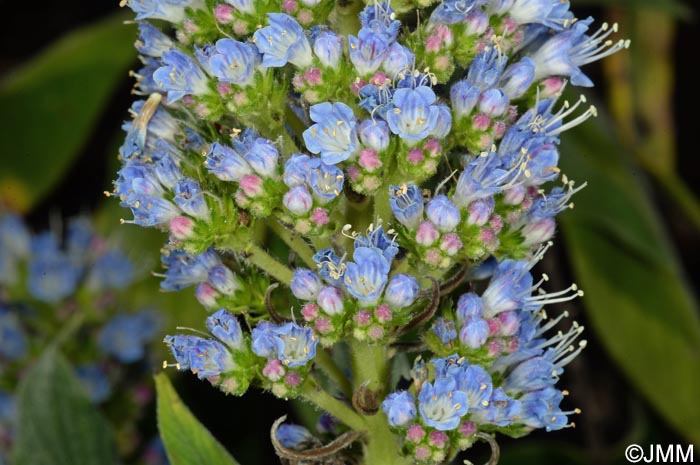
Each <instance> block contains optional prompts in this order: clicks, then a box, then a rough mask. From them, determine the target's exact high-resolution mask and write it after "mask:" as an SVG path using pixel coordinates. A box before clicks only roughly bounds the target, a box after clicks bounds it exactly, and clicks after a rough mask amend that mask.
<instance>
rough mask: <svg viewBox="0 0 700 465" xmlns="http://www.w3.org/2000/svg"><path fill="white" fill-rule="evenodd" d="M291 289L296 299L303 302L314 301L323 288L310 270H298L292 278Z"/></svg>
mask: <svg viewBox="0 0 700 465" xmlns="http://www.w3.org/2000/svg"><path fill="white" fill-rule="evenodd" d="M289 287H290V289H291V291H292V294H294V297H296V298H297V299H301V300H314V299H316V297H317V296H318V293H319V291H320V290H321V288H322V287H323V284H322V283H321V280H320V279H319V277H318V276H317V275H316V273H314V272H313V271H311V270H309V269H308V268H297V269H295V270H294V276H292V283H291V284H290V286H289Z"/></svg>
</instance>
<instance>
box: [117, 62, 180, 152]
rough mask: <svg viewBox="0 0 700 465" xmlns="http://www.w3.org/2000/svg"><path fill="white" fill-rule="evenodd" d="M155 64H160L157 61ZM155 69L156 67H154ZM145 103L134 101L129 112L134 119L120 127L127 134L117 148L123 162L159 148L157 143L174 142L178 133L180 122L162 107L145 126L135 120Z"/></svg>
mask: <svg viewBox="0 0 700 465" xmlns="http://www.w3.org/2000/svg"><path fill="white" fill-rule="evenodd" d="M156 63H160V62H159V61H157V62H156ZM156 68H158V67H157V66H156ZM154 71H155V69H154ZM154 85H155V83H154ZM161 90H162V89H160V88H158V89H157V91H158V92H160V91H161ZM154 92H155V90H154ZM146 102H147V101H146V100H137V101H135V102H134V103H133V104H132V105H131V108H130V110H129V112H130V113H131V114H132V115H133V116H134V117H135V119H134V120H133V121H126V122H125V123H124V125H123V126H122V129H124V130H125V131H126V133H127V134H126V138H125V139H124V144H123V145H122V146H121V147H120V148H119V154H120V155H121V156H122V158H123V159H125V160H130V159H134V158H138V156H139V155H141V156H143V155H145V152H147V151H150V150H153V149H154V148H157V147H158V146H159V145H158V143H159V142H161V141H162V142H174V141H175V135H176V134H177V133H178V132H179V131H180V122H179V121H178V120H177V119H175V118H174V117H173V116H172V115H171V114H170V113H168V112H167V111H165V110H164V109H163V108H162V107H158V108H157V109H156V111H155V113H153V116H151V118H150V119H149V120H148V121H147V122H146V123H145V124H144V122H143V121H141V120H140V119H138V118H136V116H137V115H139V114H140V113H141V112H142V110H143V107H144V105H145V104H146Z"/></svg>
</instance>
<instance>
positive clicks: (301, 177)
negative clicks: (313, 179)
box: [283, 153, 313, 187]
mask: <svg viewBox="0 0 700 465" xmlns="http://www.w3.org/2000/svg"><path fill="white" fill-rule="evenodd" d="M312 160H313V159H312V158H311V157H310V156H308V155H305V154H303V153H293V154H292V155H291V156H290V157H289V159H288V160H287V161H286V162H285V163H284V174H283V179H284V183H285V184H286V185H287V186H289V187H294V186H303V185H305V184H306V183H307V179H308V177H309V172H310V171H311V165H312V164H313V162H312Z"/></svg>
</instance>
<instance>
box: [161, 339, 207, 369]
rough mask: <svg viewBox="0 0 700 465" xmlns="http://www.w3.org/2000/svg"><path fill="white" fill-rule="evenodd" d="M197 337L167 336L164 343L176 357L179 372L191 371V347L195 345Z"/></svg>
mask: <svg viewBox="0 0 700 465" xmlns="http://www.w3.org/2000/svg"><path fill="white" fill-rule="evenodd" d="M197 339H200V338H199V337H197V336H190V335H185V334H176V335H175V336H165V338H164V339H163V342H164V343H165V345H166V346H167V347H168V349H170V352H171V353H172V354H173V357H175V361H176V362H177V369H178V370H189V368H190V353H189V350H190V347H192V345H193V344H194V343H195V341H196V340H197Z"/></svg>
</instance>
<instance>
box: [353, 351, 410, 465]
mask: <svg viewBox="0 0 700 465" xmlns="http://www.w3.org/2000/svg"><path fill="white" fill-rule="evenodd" d="M350 351H351V354H352V368H353V381H354V384H355V388H356V389H357V388H358V387H359V386H360V385H362V384H364V383H367V388H368V389H370V390H372V391H374V392H376V393H377V396H378V397H379V399H382V398H383V397H384V395H385V394H386V391H387V380H388V377H389V359H388V356H387V351H386V346H384V345H370V344H366V343H364V342H359V341H352V342H351V343H350ZM364 419H365V424H366V429H367V442H366V444H365V449H364V457H365V459H364V462H363V463H364V465H407V464H409V463H411V461H410V460H409V459H407V458H405V457H402V456H401V448H400V445H399V441H398V438H397V437H396V435H395V434H394V433H392V432H391V429H390V428H389V422H388V421H387V417H386V415H385V414H384V413H383V412H378V413H376V414H374V415H370V416H366V417H365V418H364Z"/></svg>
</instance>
